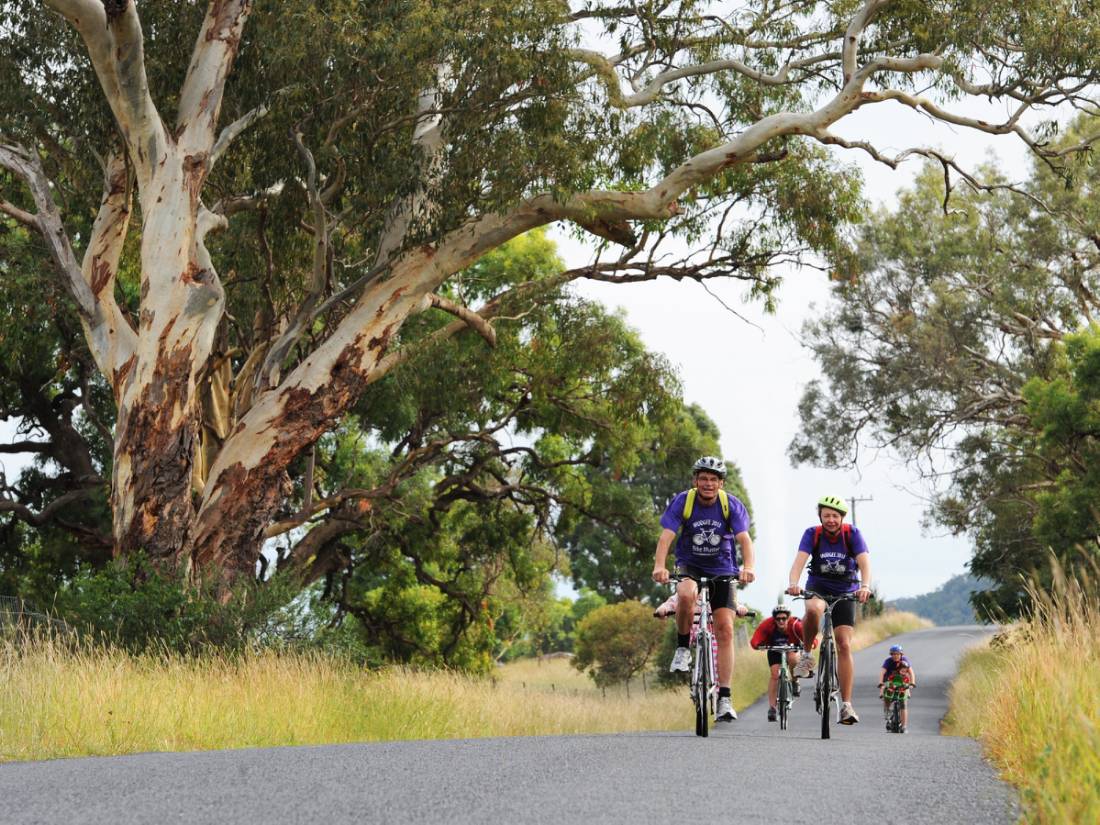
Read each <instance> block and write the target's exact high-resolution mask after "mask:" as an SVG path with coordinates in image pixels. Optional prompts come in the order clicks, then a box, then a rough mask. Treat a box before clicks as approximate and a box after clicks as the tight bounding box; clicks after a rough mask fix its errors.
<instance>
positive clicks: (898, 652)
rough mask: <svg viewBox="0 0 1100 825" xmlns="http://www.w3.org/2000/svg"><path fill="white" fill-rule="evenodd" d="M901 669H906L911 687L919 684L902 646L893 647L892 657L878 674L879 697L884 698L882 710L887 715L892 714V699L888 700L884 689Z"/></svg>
mask: <svg viewBox="0 0 1100 825" xmlns="http://www.w3.org/2000/svg"><path fill="white" fill-rule="evenodd" d="M901 668H905V669H906V673H907V674H908V676H909V681H910V685H909V686H910V687H915V686H916V683H917V673H916V671H915V670H914V669H913V663H912V662H910V661H909V657H907V656H906V655H905V651H904V650H902V647H901V645H892V646H891V647H890V655H889V656H887V657H886V660H885V661H883V663H882V667H881V668H880V669H879V674H878V686H879V695H880V696H882V699H883V702H882V709H883V711H884V712H885V713H887V714H889V713H890V702H891V699H887V698H886V696H885V693H884V691H883V690H882V688H883V686H884V685H885V684H886V683H887V682H888V681H889V680H890V679H891V678H892V677H893V676H894V674H895V673H897V672H898V671H899V670H900V669H901Z"/></svg>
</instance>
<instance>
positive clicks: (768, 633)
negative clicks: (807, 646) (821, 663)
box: [749, 616, 817, 648]
mask: <svg viewBox="0 0 1100 825" xmlns="http://www.w3.org/2000/svg"><path fill="white" fill-rule="evenodd" d="M802 635H803V634H802V620H801V619H796V618H795V617H794V616H791V618H790V619H788V620H787V627H786V628H784V629H783V630H780V629H779V626H778V625H777V624H776V623H775V619H773V618H771V617H770V616H769V617H768V618H766V619H764V621H762V622H761V623H760V624H759V625H758V626H757V628H756V631H755V632H754V633H753V634H752V639H751V640H750V641H749V644H750V645H752V646H753V647H754V648H760V647H763V646H764V645H791V644H794V645H800V644H802V643H803V642H802ZM816 646H817V639H814V647H816Z"/></svg>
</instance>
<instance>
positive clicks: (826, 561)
mask: <svg viewBox="0 0 1100 825" xmlns="http://www.w3.org/2000/svg"><path fill="white" fill-rule="evenodd" d="M851 569H852V568H851V566H850V564H849V558H848V554H847V553H846V552H844V550H828V549H826V548H824V547H823V548H821V550H820V551H819V556H818V562H817V573H818V575H820V576H829V577H831V578H843V577H845V576H848V575H849V574H850V573H851Z"/></svg>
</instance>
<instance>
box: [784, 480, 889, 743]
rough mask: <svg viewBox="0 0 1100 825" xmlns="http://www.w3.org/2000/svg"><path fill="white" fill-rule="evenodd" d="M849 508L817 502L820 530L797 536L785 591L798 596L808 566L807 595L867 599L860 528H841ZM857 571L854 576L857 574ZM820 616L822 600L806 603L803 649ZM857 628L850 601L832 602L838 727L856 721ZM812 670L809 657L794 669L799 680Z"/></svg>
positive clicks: (831, 500) (831, 499)
mask: <svg viewBox="0 0 1100 825" xmlns="http://www.w3.org/2000/svg"><path fill="white" fill-rule="evenodd" d="M847 514H848V505H847V504H846V503H845V502H844V499H842V498H840V497H838V496H825V497H824V498H822V499H821V500H820V501H818V503H817V517H818V520H819V521H820V522H821V524H820V526H817V527H809V528H807V530H806V532H805V533H803V534H802V541H801V542H799V545H798V552H797V553H796V554H795V557H794V564H792V565H791V572H790V578H789V582H790V586H789V587H788V588H787V592H788V593H790V594H791V595H792V596H798V595H800V594H801V593H802V591H803V588H801V587H799V585H798V581H799V579H800V578H801V577H802V569H803V568H804V567H805V566H806V562H810V574H809V577H808V578H807V580H806V588H805V589H806V590H810V591H812V592H814V593H820V594H822V595H824V596H841V595H844V594H847V593H855V594H856V597H857V598H858V600H859V602H860V604H863V603H865V602H866V601H867V599H868V598H870V596H871V587H870V582H871V561H870V558H869V555H868V552H867V545H866V543H865V542H864V541H863V536H862V534H861V533H860V532H859V529H858V528H856V527H854V526H852V525H848V524H845V523H844V517H845V516H846V515H847ZM857 571H858V573H857ZM824 612H825V602H824V600H822V599H816V598H815V599H807V600H806V616H805V618H804V619H803V620H802V626H803V636H802V638H803V646H804V647H805V649H806V650H809V649H810V646H811V643H813V642H815V641H816V639H817V631H818V628H819V627H820V626H821V617H822V614H823V613H824ZM855 623H856V607H855V604H853V603H852V602H850V601H842V602H839V603H837V605H836V607H835V608H833V627H834V632H835V636H836V649H837V671H838V674H839V677H840V701H841V704H840V724H842V725H854V724H856V723H857V722H858V721H859V717H858V716H857V715H856V712H855V710H854V709H853V708H852V683H853V681H854V678H855V663H854V661H853V659H852V632H853V628H854V627H855ZM813 672H814V665H813V659H812V658H811V657H810V656H803V657H802V660H801V661H800V662H799V663H798V666H797V667H796V668H795V669H794V676H795V677H796V678H798V679H808V678H809V677H811V676H812V675H813Z"/></svg>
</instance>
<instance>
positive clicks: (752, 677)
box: [0, 617, 915, 760]
mask: <svg viewBox="0 0 1100 825" xmlns="http://www.w3.org/2000/svg"><path fill="white" fill-rule="evenodd" d="M913 618H914V619H915V617H913ZM876 622H879V620H872V621H869V622H867V623H865V625H864V626H865V627H866V628H868V629H873V628H874V627H876V626H877V627H879V628H880V630H879V633H885V632H886V628H887V627H889V628H894V627H895V624H894V623H886V622H882V623H879V624H877V625H876ZM895 632H896V631H895ZM872 635H874V634H872ZM881 637H882V636H881V635H880V636H879V638H881ZM767 678H768V675H767V665H766V662H765V657H764V656H763V654H760V653H756V652H755V651H748V650H739V651H738V662H737V671H736V674H735V678H734V704H735V706H736V707H738V708H743V707H745V706H746V705H747V704H749V703H751V702H752V701H754V700H755V699H756V698H757V697H758V696H759V695H760V694H761V693H762V692H763V691H764V689H765V688H766V686H767ZM692 713H693V710H692V706H691V702H690V701H689V699H688V696H687V691H686V690H672V691H668V690H655V689H653V688H652V687H650V688H649V689H648V690H642V689H641V684H640V682H638V683H635V684H634V685H632V686H631V688H630V694H629V695H627V692H626V690H624V689H616V690H608V691H606V693H605V692H602V691H600V690H599V689H597V688H596V687H595V686H594V685H593V684H592V682H591V680H589V679H588V678H587V677H585V676H584V675H583V674H580V673H578V672H577V671H576V670H575V669H573V668H572V667H571V666H570V664H569V663H568V662H567V661H565V660H552V661H550V662H546V663H543V664H541V665H540V664H538V663H536V662H533V661H526V662H518V663H515V664H512V665H508V666H506V667H504V668H501V669H500V673H499V675H498V677H497V678H495V679H484V678H483V679H478V678H473V677H468V676H463V675H460V674H455V673H447V672H438V671H436V672H420V671H414V670H410V669H405V668H390V669H386V670H382V671H365V670H363V669H361V668H359V667H356V666H355V665H352V664H350V663H348V662H345V661H342V660H340V659H333V658H330V657H325V656H320V655H309V654H304V653H287V652H281V653H277V652H260V653H249V654H244V655H240V656H232V657H230V656H217V655H208V656H203V657H199V658H187V657H182V656H178V655H171V654H165V655H159V656H153V655H141V656H135V655H131V654H127V653H124V652H121V651H119V650H116V649H110V648H103V647H83V648H81V647H74V646H73V645H69V644H64V643H62V642H59V641H57V640H51V639H48V638H46V639H37V640H34V641H23V642H14V641H8V642H5V643H2V644H0V760H30V759H53V758H59V757H69V756H89V755H116V754H124V753H137V752H142V751H177V750H209V749H218V748H242V747H271V746H277V745H305V744H324V743H340V742H364V741H379V740H394V739H435V738H466V737H482V736H518V735H536V734H567V733H610V732H617V731H639V730H673V729H679V728H683V729H690V728H691V726H692V724H693V721H692Z"/></svg>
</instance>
